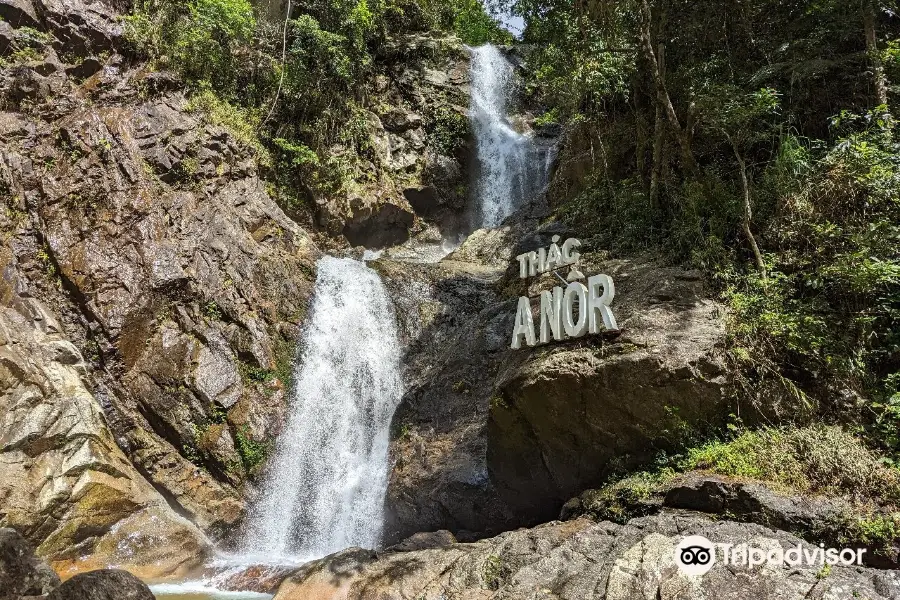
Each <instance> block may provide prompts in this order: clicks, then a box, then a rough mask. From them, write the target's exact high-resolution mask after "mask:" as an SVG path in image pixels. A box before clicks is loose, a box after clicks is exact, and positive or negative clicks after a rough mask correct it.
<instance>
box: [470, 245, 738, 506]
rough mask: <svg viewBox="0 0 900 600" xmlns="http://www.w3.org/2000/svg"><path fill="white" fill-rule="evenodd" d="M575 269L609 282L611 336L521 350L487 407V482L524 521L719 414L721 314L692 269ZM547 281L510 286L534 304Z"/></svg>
mask: <svg viewBox="0 0 900 600" xmlns="http://www.w3.org/2000/svg"><path fill="white" fill-rule="evenodd" d="M581 270H582V271H584V272H585V273H589V274H593V273H605V274H607V275H610V276H611V277H612V278H613V279H614V281H615V284H616V298H615V301H614V303H613V306H612V310H613V313H614V314H615V316H616V318H617V319H618V325H619V328H620V333H619V334H617V335H614V336H607V337H605V338H604V337H595V338H584V339H581V340H573V341H568V342H563V343H556V344H550V345H548V346H545V347H538V348H534V349H531V350H522V351H521V353H522V355H523V357H524V360H523V361H522V362H520V363H515V362H514V363H511V364H510V365H509V366H508V367H507V368H506V369H505V371H504V372H503V373H501V374H500V376H499V377H498V385H497V388H498V389H497V392H496V395H495V396H494V397H493V398H492V400H491V403H490V422H489V426H488V448H487V463H488V468H489V470H490V474H491V479H492V481H493V482H494V485H495V486H497V487H498V488H499V489H500V490H501V493H502V495H503V497H504V499H505V500H506V501H507V502H508V503H509V504H510V505H511V506H513V507H514V509H515V510H516V512H517V513H518V514H520V515H522V516H523V517H526V518H529V519H535V520H547V519H550V518H553V517H554V516H555V515H557V514H558V511H559V508H560V506H562V504H563V503H564V502H565V501H566V500H568V499H569V498H571V497H572V496H574V495H575V494H577V493H579V492H580V491H581V490H583V489H585V488H587V487H591V486H596V485H598V484H599V483H602V481H603V480H604V479H605V478H606V477H608V476H609V475H610V474H612V473H614V472H615V470H616V469H623V468H630V467H634V466H638V465H640V464H642V463H645V462H647V461H649V460H650V459H652V458H653V456H654V455H655V454H656V453H658V452H659V451H660V450H666V449H668V448H670V447H672V446H675V445H677V444H678V443H679V442H681V441H683V440H684V439H685V436H687V435H690V434H691V433H692V432H694V431H696V430H698V429H702V428H706V427H711V426H715V425H717V424H719V423H720V422H721V421H722V419H723V418H724V417H726V416H727V415H728V412H729V410H728V408H729V404H728V401H729V393H730V390H731V388H730V381H729V377H728V375H727V369H726V366H725V365H726V364H725V361H724V352H723V350H724V344H725V322H724V319H723V315H724V308H723V307H722V306H721V305H720V304H718V303H717V302H715V301H714V300H712V299H711V298H710V297H709V294H708V293H707V292H706V289H705V285H704V282H703V279H702V278H701V275H700V273H698V272H691V271H685V270H683V269H680V268H675V267H668V266H666V265H665V264H664V263H662V262H659V261H657V260H654V259H652V258H649V257H647V258H638V259H631V260H612V261H603V260H599V257H594V256H593V255H591V254H587V255H586V256H585V257H584V258H583V261H582V265H581ZM556 284H557V283H556V282H553V281H552V280H549V278H548V277H543V278H538V279H537V280H535V281H531V282H528V283H527V284H522V283H513V284H512V285H513V288H514V289H515V288H516V286H522V285H527V286H528V289H519V291H518V293H521V294H522V295H525V294H527V295H529V296H530V297H532V298H535V297H536V296H537V295H538V294H539V292H540V291H542V290H544V289H548V288H549V287H551V286H553V285H556ZM535 314H537V311H535Z"/></svg>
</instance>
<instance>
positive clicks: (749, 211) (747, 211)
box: [722, 130, 768, 283]
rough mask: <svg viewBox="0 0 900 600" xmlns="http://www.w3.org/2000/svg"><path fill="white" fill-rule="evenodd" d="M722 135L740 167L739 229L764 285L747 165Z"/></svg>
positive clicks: (732, 143) (764, 277) (734, 146)
mask: <svg viewBox="0 0 900 600" xmlns="http://www.w3.org/2000/svg"><path fill="white" fill-rule="evenodd" d="M722 133H724V134H725V137H726V138H728V142H729V143H730V144H731V149H732V150H734V157H735V158H736V159H737V162H738V167H740V171H741V190H742V191H743V193H744V216H743V218H742V219H741V228H742V229H743V230H744V237H746V238H747V243H748V244H749V245H750V249H751V250H752V251H753V258H754V259H755V260H756V267H757V268H758V269H759V272H760V274H761V275H762V280H763V283H766V282H767V280H768V278H767V275H766V263H765V261H764V260H763V257H762V252H760V251H759V245H758V244H757V243H756V238H755V237H754V236H753V230H752V229H751V228H750V223H751V221H752V220H753V207H752V206H751V204H750V182H749V180H748V179H747V163H746V162H745V161H744V157H743V156H741V151H740V150H739V149H738V147H737V144H736V143H735V142H734V140H733V139H732V138H731V136H730V135H728V132H727V131H724V130H723V131H722Z"/></svg>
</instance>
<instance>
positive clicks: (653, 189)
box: [650, 43, 666, 210]
mask: <svg viewBox="0 0 900 600" xmlns="http://www.w3.org/2000/svg"><path fill="white" fill-rule="evenodd" d="M657 61H658V62H659V73H660V75H661V76H662V78H663V82H665V78H666V45H665V44H663V43H660V45H659V50H657ZM665 133H666V132H665V123H664V121H663V111H662V106H661V105H660V103H659V102H657V103H656V129H655V132H654V138H653V173H652V174H651V175H650V206H651V207H653V209H654V210H656V209H658V208H659V180H660V178H661V177H662V160H663V143H664V141H665Z"/></svg>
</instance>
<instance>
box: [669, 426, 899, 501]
mask: <svg viewBox="0 0 900 600" xmlns="http://www.w3.org/2000/svg"><path fill="white" fill-rule="evenodd" d="M679 468H681V469H684V470H690V469H704V470H709V471H713V472H715V473H719V474H721V475H727V476H730V477H739V478H749V479H757V480H762V481H768V482H772V483H776V484H779V485H781V486H784V487H786V488H789V489H790V490H793V491H797V492H816V493H825V494H832V495H841V494H844V493H849V494H851V495H854V496H857V497H859V498H861V499H870V498H877V499H882V500H884V501H887V502H900V472H898V471H897V469H894V468H891V467H889V466H885V465H884V464H883V463H882V462H881V461H880V460H879V459H878V457H877V456H876V455H875V454H874V453H873V452H872V451H871V450H869V449H868V448H866V447H865V446H864V445H863V444H862V442H861V441H860V440H859V439H858V438H857V437H855V436H853V435H851V434H850V433H848V432H847V431H845V430H843V429H842V428H840V427H836V426H824V425H819V426H814V427H807V428H798V429H774V428H766V429H760V430H758V431H743V432H741V433H739V434H738V435H737V436H735V437H734V438H733V439H731V440H729V441H724V442H723V441H713V442H710V443H708V444H705V445H703V446H700V447H698V448H694V449H691V450H690V451H689V452H688V453H687V456H686V458H684V459H683V460H682V461H681V463H680V464H679Z"/></svg>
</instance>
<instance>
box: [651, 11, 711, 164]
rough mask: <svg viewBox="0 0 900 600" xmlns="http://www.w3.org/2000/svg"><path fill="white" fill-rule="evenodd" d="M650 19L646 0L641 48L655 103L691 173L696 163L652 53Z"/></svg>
mask: <svg viewBox="0 0 900 600" xmlns="http://www.w3.org/2000/svg"><path fill="white" fill-rule="evenodd" d="M651 18H652V14H651V12H650V5H649V4H648V2H647V0H641V36H640V37H641V47H642V49H643V52H644V57H645V58H646V60H647V64H648V65H649V67H650V75H651V76H652V77H653V82H654V84H655V85H656V96H657V102H658V103H659V104H660V106H661V107H662V109H663V110H664V111H665V114H666V117H667V118H668V120H669V126H670V127H671V128H672V131H673V133H674V134H675V139H676V140H677V141H678V146H679V148H681V155H682V160H683V161H684V167H685V168H686V169H687V170H688V171H690V172H692V173H693V172H695V171H696V170H697V161H696V159H695V158H694V153H693V151H692V150H691V144H690V141H689V140H688V137H687V134H686V133H685V131H684V129H683V128H682V127H681V122H680V121H679V120H678V114H677V113H676V112H675V107H674V106H673V105H672V99H671V98H670V97H669V91H668V90H667V89H666V82H665V80H663V76H662V73H661V72H660V69H659V62H658V61H657V59H656V53H655V52H654V51H653V41H652V40H651V35H650V30H651Z"/></svg>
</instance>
